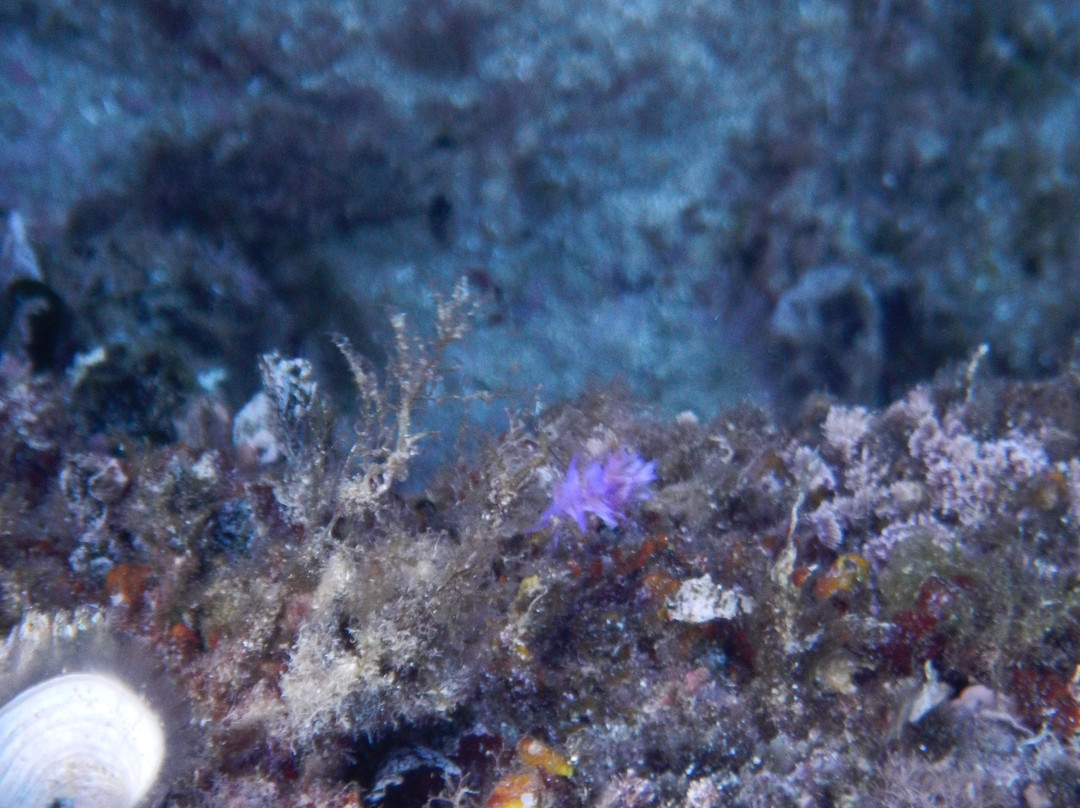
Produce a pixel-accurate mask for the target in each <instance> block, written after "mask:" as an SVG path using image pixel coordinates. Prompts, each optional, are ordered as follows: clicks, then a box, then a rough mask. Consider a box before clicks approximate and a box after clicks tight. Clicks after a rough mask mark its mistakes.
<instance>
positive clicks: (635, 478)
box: [534, 447, 656, 532]
mask: <svg viewBox="0 0 1080 808" xmlns="http://www.w3.org/2000/svg"><path fill="white" fill-rule="evenodd" d="M655 479H656V463H655V462H652V461H649V462H646V461H645V459H644V458H642V457H641V455H639V454H637V453H636V452H631V451H630V450H629V449H627V448H625V447H623V448H621V449H617V450H616V451H614V452H610V453H609V454H607V455H606V456H604V457H603V458H601V459H598V460H593V461H592V462H590V463H589V464H588V465H587V466H586V467H585V468H584V469H579V468H578V457H577V455H574V457H573V458H572V459H571V460H570V466H569V468H567V470H566V476H565V477H564V478H563V479H562V480H561V481H560V482H558V483H556V485H555V491H554V492H553V494H552V502H551V505H550V506H549V507H548V508H547V510H545V511H544V513H543V514H542V515H541V517H540V521H539V523H537V525H536V527H535V528H534V530H539V529H540V528H543V527H546V526H547V525H549V524H550V523H551V520H552V519H557V518H562V517H569V518H571V519H573V520H574V521H575V522H576V523H577V526H578V527H579V528H580V529H581V531H582V532H584V531H585V526H586V520H587V518H588V515H589V514H590V513H591V514H595V515H596V516H597V517H599V518H600V520H601V521H602V522H603V523H604V524H606V525H607V526H608V527H615V525H616V524H617V523H618V521H619V520H620V519H625V518H626V513H625V508H626V506H627V505H629V504H630V503H632V502H638V501H641V500H646V499H650V498H652V493H650V491H649V484H650V483H652V482H653V481H654V480H655Z"/></svg>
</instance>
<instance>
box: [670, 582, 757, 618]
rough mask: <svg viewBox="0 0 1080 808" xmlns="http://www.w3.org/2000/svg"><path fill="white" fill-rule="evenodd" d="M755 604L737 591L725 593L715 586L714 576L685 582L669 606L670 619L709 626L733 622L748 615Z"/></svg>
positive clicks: (737, 589)
mask: <svg viewBox="0 0 1080 808" xmlns="http://www.w3.org/2000/svg"><path fill="white" fill-rule="evenodd" d="M753 608H754V601H753V600H752V599H751V598H750V597H748V596H747V595H745V594H743V592H742V590H741V589H739V588H738V587H733V588H731V589H724V588H723V587H721V586H717V585H716V584H714V583H713V579H712V576H711V575H703V576H702V577H700V578H690V579H689V580H686V581H683V583H682V586H680V587H679V591H678V592H676V593H675V597H674V599H673V600H672V601H671V602H670V603H668V616H669V617H670V618H671V619H672V620H678V621H679V622H680V623H708V622H709V621H711V620H731V619H732V618H734V617H735V616H736V615H738V614H749V613H750V612H751V611H752V610H753Z"/></svg>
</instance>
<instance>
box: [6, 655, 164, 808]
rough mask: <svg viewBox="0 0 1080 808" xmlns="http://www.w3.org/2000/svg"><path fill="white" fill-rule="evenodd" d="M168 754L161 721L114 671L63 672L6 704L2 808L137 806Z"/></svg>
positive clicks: (107, 807)
mask: <svg viewBox="0 0 1080 808" xmlns="http://www.w3.org/2000/svg"><path fill="white" fill-rule="evenodd" d="M164 758H165V730H164V728H163V727H162V723H161V719H160V718H159V717H158V715H157V714H156V713H155V712H154V711H153V710H152V709H151V708H150V706H149V705H148V704H147V703H146V701H145V700H143V698H142V697H140V696H139V694H138V693H136V692H135V691H134V690H133V689H131V687H129V686H128V685H126V684H125V683H124V682H122V681H121V680H119V679H117V678H115V677H113V676H108V675H105V674H99V673H67V674H63V675H61V676H56V677H54V678H52V679H47V680H46V681H44V682H41V683H40V684H37V685H34V686H33V687H30V688H28V689H26V690H23V691H22V692H21V693H18V694H17V695H16V696H15V697H14V698H12V699H11V700H10V701H9V702H8V703H7V704H5V705H4V706H3V707H2V708H0V808H48V807H49V806H52V805H56V804H60V805H63V806H65V808H66V806H71V808H133V806H135V805H137V804H138V803H139V801H140V800H141V799H142V798H143V797H144V796H146V794H147V793H148V792H149V790H150V789H151V787H152V786H153V785H154V781H155V780H156V779H157V776H158V772H159V770H160V768H161V764H162V761H163V760H164Z"/></svg>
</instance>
